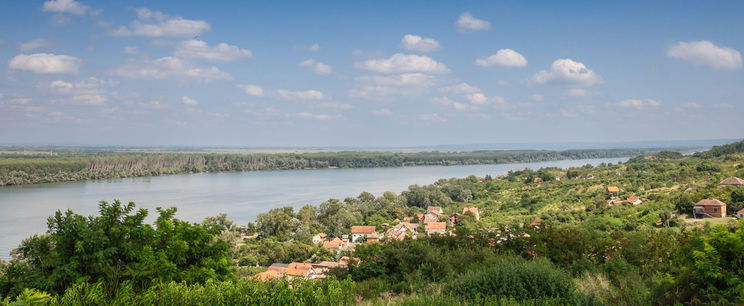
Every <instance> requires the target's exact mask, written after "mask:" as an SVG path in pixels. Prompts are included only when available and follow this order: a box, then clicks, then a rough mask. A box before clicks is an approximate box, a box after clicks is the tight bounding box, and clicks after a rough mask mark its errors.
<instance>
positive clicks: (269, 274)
mask: <svg viewBox="0 0 744 306" xmlns="http://www.w3.org/2000/svg"><path fill="white" fill-rule="evenodd" d="M352 260H354V262H359V258H356V257H355V258H353V259H352V258H351V257H349V256H343V257H341V259H339V261H338V262H333V261H322V262H319V263H309V262H292V263H288V264H283V263H274V264H272V265H271V266H269V268H268V269H266V271H264V272H261V273H258V274H256V275H253V276H251V278H253V279H257V280H261V281H267V280H270V279H275V278H281V277H286V278H288V279H321V278H325V277H326V275H327V273H328V271H330V270H331V269H335V268H344V267H348V266H349V264H350V262H351V261H352Z"/></svg>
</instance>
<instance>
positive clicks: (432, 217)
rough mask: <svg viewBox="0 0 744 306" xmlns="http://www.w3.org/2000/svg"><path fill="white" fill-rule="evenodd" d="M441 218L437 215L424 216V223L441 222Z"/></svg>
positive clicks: (428, 214)
mask: <svg viewBox="0 0 744 306" xmlns="http://www.w3.org/2000/svg"><path fill="white" fill-rule="evenodd" d="M439 216H440V215H437V214H435V213H426V214H425V215H424V222H437V221H439Z"/></svg>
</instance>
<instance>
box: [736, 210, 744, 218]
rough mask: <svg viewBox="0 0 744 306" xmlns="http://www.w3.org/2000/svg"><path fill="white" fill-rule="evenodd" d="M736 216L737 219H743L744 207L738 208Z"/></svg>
mask: <svg viewBox="0 0 744 306" xmlns="http://www.w3.org/2000/svg"><path fill="white" fill-rule="evenodd" d="M736 217H737V218H739V219H744V208H742V209H739V211H737V212H736Z"/></svg>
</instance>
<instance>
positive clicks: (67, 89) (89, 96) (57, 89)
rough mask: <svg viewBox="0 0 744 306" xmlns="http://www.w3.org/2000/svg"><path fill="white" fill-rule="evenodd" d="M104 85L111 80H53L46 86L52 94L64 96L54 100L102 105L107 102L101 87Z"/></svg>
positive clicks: (109, 84) (109, 83) (76, 103)
mask: <svg viewBox="0 0 744 306" xmlns="http://www.w3.org/2000/svg"><path fill="white" fill-rule="evenodd" d="M105 86H111V82H107V81H104V80H101V79H98V78H88V79H85V80H82V81H78V82H67V81H63V80H55V81H52V82H51V83H49V86H48V88H49V89H50V90H51V92H52V93H53V94H57V95H62V96H64V97H65V98H64V99H62V100H55V101H60V102H62V103H65V104H74V105H103V104H105V103H106V102H108V97H107V94H106V91H105V90H104V88H103V87H105Z"/></svg>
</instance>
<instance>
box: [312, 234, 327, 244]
mask: <svg viewBox="0 0 744 306" xmlns="http://www.w3.org/2000/svg"><path fill="white" fill-rule="evenodd" d="M327 237H328V235H326V234H325V233H320V234H317V235H315V236H313V244H320V243H322V242H323V241H325V239H326V238H327Z"/></svg>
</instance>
